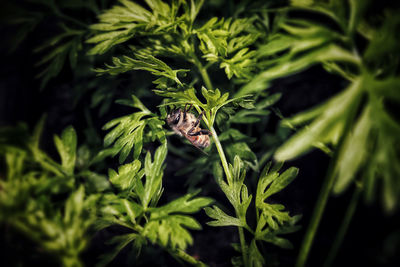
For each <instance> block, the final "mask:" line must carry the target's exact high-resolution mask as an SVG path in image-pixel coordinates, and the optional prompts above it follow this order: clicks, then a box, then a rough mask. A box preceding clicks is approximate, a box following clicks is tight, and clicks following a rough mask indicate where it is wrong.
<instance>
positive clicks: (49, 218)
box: [0, 119, 107, 266]
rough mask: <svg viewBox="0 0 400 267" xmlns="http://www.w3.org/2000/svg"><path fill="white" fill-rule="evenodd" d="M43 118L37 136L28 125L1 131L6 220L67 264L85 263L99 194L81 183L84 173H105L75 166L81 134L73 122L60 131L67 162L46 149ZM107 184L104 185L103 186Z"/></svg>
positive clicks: (2, 214)
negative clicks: (84, 253)
mask: <svg viewBox="0 0 400 267" xmlns="http://www.w3.org/2000/svg"><path fill="white" fill-rule="evenodd" d="M43 124H44V119H42V120H41V122H40V123H39V124H38V125H37V127H36V128H35V131H34V134H33V135H32V136H30V135H29V134H28V133H27V132H26V131H27V129H26V127H25V126H21V127H18V128H5V129H2V131H1V133H0V135H1V137H2V138H0V139H1V143H0V154H1V157H2V160H4V162H5V165H6V170H7V172H6V174H5V176H4V178H2V179H0V187H1V189H2V190H0V223H2V224H6V225H9V226H11V227H12V229H14V230H16V231H18V232H20V233H22V234H23V235H25V236H26V237H27V238H29V239H31V240H32V241H33V242H34V243H35V244H36V245H38V246H39V247H40V248H41V249H43V250H44V251H46V252H47V253H52V254H54V255H56V256H57V257H58V259H59V260H60V262H61V263H62V264H63V265H66V266H70V265H81V264H82V263H81V260H80V254H81V253H82V251H83V250H84V249H85V248H86V247H87V245H88V243H89V240H90V235H89V233H90V227H91V226H92V224H93V223H94V221H95V212H96V207H97V206H96V202H97V200H98V196H97V195H96V194H91V195H89V194H88V193H87V192H90V191H92V192H93V191H94V188H91V187H89V186H88V185H87V186H86V189H85V186H84V185H79V177H80V176H81V175H82V176H83V174H84V173H85V174H86V175H88V174H93V175H92V176H91V177H88V178H87V179H88V180H91V179H92V177H93V176H94V177H96V178H97V181H98V182H101V179H105V178H104V177H102V176H100V175H98V174H97V175H96V174H95V173H92V172H91V171H89V170H83V171H81V172H79V173H78V172H76V171H75V170H76V160H77V153H76V152H77V137H76V132H75V130H74V129H73V128H72V127H68V128H66V129H65V130H64V131H63V133H62V135H61V136H57V135H55V136H54V144H55V147H56V149H57V152H58V153H59V156H60V160H61V162H57V161H55V160H53V159H52V158H51V157H49V156H48V155H47V154H46V153H45V152H44V151H42V150H41V149H40V148H39V140H40V135H41V131H42V128H43ZM15 133H23V134H22V135H19V136H24V137H25V139H22V140H19V144H18V143H17V142H13V141H12V140H10V137H13V138H15V135H14V134H15ZM17 139H18V138H17ZM106 187H107V186H106ZM106 187H103V188H99V187H98V188H97V189H98V191H97V192H99V191H102V190H105V189H106Z"/></svg>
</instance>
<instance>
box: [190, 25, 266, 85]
mask: <svg viewBox="0 0 400 267" xmlns="http://www.w3.org/2000/svg"><path fill="white" fill-rule="evenodd" d="M254 20H255V18H243V19H235V20H233V19H232V18H228V19H226V20H224V19H220V20H218V18H216V17H214V18H212V19H210V20H209V21H207V22H206V23H205V24H204V25H203V26H202V27H201V28H199V29H196V30H195V33H196V35H197V37H198V39H199V40H200V46H199V48H200V51H201V52H202V54H203V58H205V59H206V60H207V61H208V62H211V63H220V68H223V69H224V70H225V73H226V75H227V77H228V79H231V78H232V76H235V77H237V78H239V79H240V80H243V81H246V80H249V79H250V78H251V77H252V76H253V75H254V74H253V73H254V70H255V69H256V65H255V63H256V58H255V54H256V52H255V51H249V46H250V45H252V44H254V43H255V42H256V41H257V39H258V38H259V37H260V35H261V33H260V31H258V30H257V29H256V28H255V26H254V24H253V22H254Z"/></svg>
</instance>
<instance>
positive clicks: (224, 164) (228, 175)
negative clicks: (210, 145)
mask: <svg viewBox="0 0 400 267" xmlns="http://www.w3.org/2000/svg"><path fill="white" fill-rule="evenodd" d="M209 129H210V131H211V133H212V137H213V139H214V142H215V146H216V147H217V150H218V154H219V157H220V158H221V162H222V167H223V168H224V171H225V175H226V179H227V180H228V182H231V181H232V174H231V172H230V171H229V167H228V161H227V160H226V157H225V153H224V150H223V149H222V146H221V143H220V142H219V139H218V135H217V133H216V132H215V129H214V127H212V126H211V127H210V128H209Z"/></svg>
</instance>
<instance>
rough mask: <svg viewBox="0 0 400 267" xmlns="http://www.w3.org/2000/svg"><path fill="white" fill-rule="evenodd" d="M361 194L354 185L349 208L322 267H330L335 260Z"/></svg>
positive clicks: (359, 187)
mask: <svg viewBox="0 0 400 267" xmlns="http://www.w3.org/2000/svg"><path fill="white" fill-rule="evenodd" d="M361 192H362V187H361V186H359V185H356V188H355V190H354V193H353V196H352V198H351V200H350V204H349V207H348V208H347V211H346V214H345V216H344V218H343V221H342V224H341V225H340V228H339V231H338V233H337V235H336V238H335V241H334V242H333V245H332V248H331V250H330V251H329V254H328V258H327V259H326V261H325V263H324V267H330V266H331V265H332V263H333V260H334V259H335V258H336V255H337V253H338V251H339V248H340V246H341V245H342V243H343V240H344V237H345V235H346V233H347V229H348V228H349V225H350V222H351V220H352V218H353V215H354V212H355V210H356V207H357V204H358V200H359V198H360V195H361Z"/></svg>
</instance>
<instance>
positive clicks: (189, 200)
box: [151, 190, 214, 218]
mask: <svg viewBox="0 0 400 267" xmlns="http://www.w3.org/2000/svg"><path fill="white" fill-rule="evenodd" d="M199 192H200V190H198V191H197V192H194V193H189V194H186V195H184V196H182V197H180V198H177V199H175V200H173V201H171V202H169V203H168V204H166V205H164V206H161V207H157V208H152V209H151V214H152V218H153V217H154V218H157V217H162V216H166V215H168V214H171V213H176V212H179V213H195V212H198V211H199V210H200V209H201V208H203V207H205V206H209V205H210V204H211V203H212V202H214V200H213V199H211V198H207V197H197V198H194V196H195V195H197V194H198V193H199Z"/></svg>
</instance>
